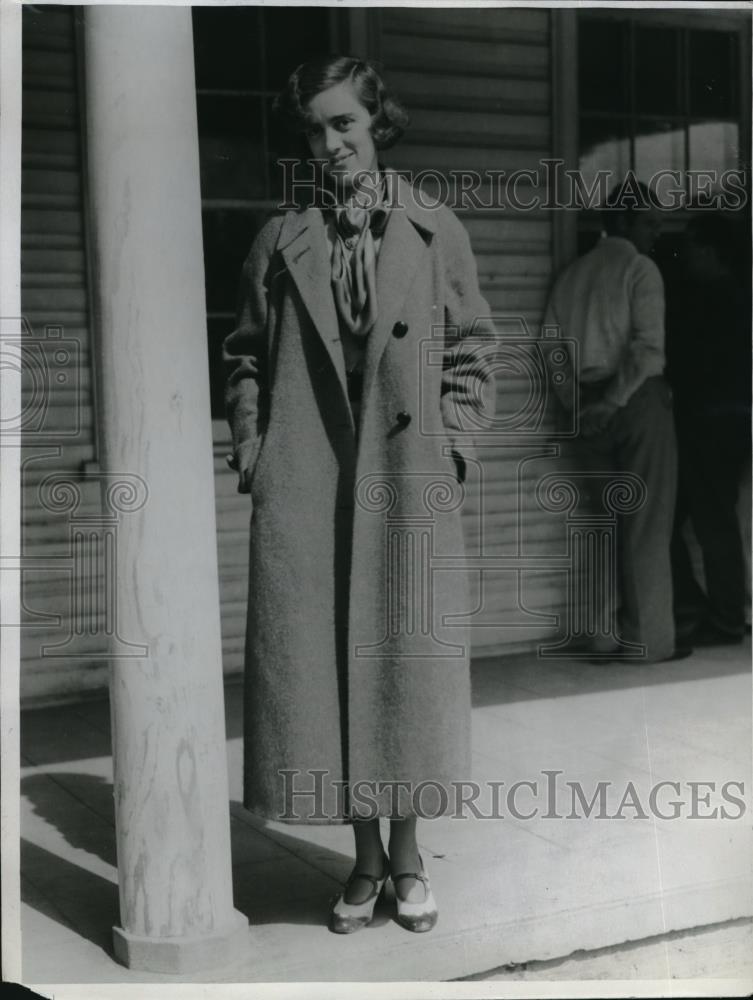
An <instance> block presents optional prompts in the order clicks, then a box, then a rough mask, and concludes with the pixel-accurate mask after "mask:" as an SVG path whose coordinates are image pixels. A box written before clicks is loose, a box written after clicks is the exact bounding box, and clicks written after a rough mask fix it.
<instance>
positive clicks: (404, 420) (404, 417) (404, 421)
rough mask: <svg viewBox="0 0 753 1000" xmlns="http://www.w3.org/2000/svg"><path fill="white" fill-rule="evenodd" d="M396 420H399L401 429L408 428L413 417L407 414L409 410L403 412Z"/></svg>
mask: <svg viewBox="0 0 753 1000" xmlns="http://www.w3.org/2000/svg"><path fill="white" fill-rule="evenodd" d="M395 419H396V420H397V422H398V423H399V424H400V426H401V427H407V426H408V424H409V423H410V422H411V415H410V413H408V412H407V410H401V411H400V412H399V413H398V415H397V416H396V417H395Z"/></svg>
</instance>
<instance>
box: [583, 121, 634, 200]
mask: <svg viewBox="0 0 753 1000" xmlns="http://www.w3.org/2000/svg"><path fill="white" fill-rule="evenodd" d="M628 134H629V128H628V123H627V120H626V119H619V118H614V119H603V118H583V119H581V123H580V150H581V152H580V163H579V166H580V173H581V177H582V179H583V184H584V185H585V187H586V188H587V189H590V188H591V187H592V185H593V184H594V183H595V181H596V175H597V173H598V171H601V170H606V171H608V172H609V176H608V178H607V181H606V183H605V184H604V185H603V187H601V188H600V191H601V194H602V195H604V194H606V193H608V192H609V190H610V189H611V188H612V187H614V185H615V184H618V183H619V182H620V181H621V180H622V179H623V177H624V176H625V174H626V173H627V171H628V170H629V168H630V140H629V138H628ZM603 200H604V198H603V197H600V198H599V199H597V200H596V201H595V203H594V204H595V207H598V206H599V205H601V204H602V202H603Z"/></svg>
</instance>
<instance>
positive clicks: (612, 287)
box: [545, 236, 664, 406]
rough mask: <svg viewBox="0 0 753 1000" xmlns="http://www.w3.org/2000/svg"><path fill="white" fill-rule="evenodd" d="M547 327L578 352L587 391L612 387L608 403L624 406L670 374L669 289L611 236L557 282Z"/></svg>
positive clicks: (647, 263) (650, 265) (648, 263)
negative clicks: (598, 385)
mask: <svg viewBox="0 0 753 1000" xmlns="http://www.w3.org/2000/svg"><path fill="white" fill-rule="evenodd" d="M545 323H546V324H547V325H549V326H554V325H556V326H559V327H560V329H561V331H562V336H563V337H564V338H572V339H573V340H575V341H577V343H578V346H579V371H578V372H577V373H575V374H576V376H577V378H578V381H579V382H582V383H589V382H601V381H605V380H609V382H608V384H607V386H606V387H605V392H604V398H605V399H606V400H607V401H608V402H612V403H615V404H616V405H618V406H624V405H625V403H627V401H628V400H629V399H630V397H631V396H632V395H633V393H634V392H635V390H636V389H637V388H638V387H639V386H640V385H641V384H642V383H643V382H644V381H645V380H646V379H647V378H649V377H650V376H651V375H661V374H662V372H663V371H664V283H663V281H662V277H661V274H660V273H659V268H658V267H657V266H656V264H655V263H654V262H653V261H652V260H651V259H650V258H649V257H646V256H645V254H641V253H639V252H638V250H637V249H636V248H635V246H634V245H633V244H632V243H631V242H630V240H627V239H623V238H622V237H620V236H605V237H602V239H600V240H599V242H598V243H597V244H596V246H595V247H594V248H593V250H591V251H590V252H589V253H587V254H584V256H582V257H579V258H578V259H577V260H576V261H574V262H573V263H572V264H570V265H569V267H567V268H566V269H565V270H564V271H563V272H562V274H561V275H560V276H559V278H558V279H557V281H556V282H555V285H554V289H553V290H552V294H551V296H550V298H549V304H548V306H547V310H546V317H545Z"/></svg>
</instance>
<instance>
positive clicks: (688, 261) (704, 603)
mask: <svg viewBox="0 0 753 1000" xmlns="http://www.w3.org/2000/svg"><path fill="white" fill-rule="evenodd" d="M685 236H686V240H685V246H684V248H683V253H682V265H683V267H682V274H681V280H680V281H678V282H677V283H673V284H672V286H671V290H672V294H671V295H669V296H668V315H667V319H668V324H667V337H668V341H667V355H668V376H669V379H670V382H671V384H672V391H673V395H674V402H675V421H676V428H677V443H678V454H679V476H678V496H677V513H676V522H675V534H674V538H673V541H672V568H673V573H674V586H675V616H676V623H677V628H678V631H679V630H682V632H683V634H687V635H688V636H689V637H690V641H691V642H692V643H693V644H694V645H730V644H736V643H740V642H741V641H742V639H743V635H744V632H745V611H746V582H745V581H746V567H745V557H744V552H743V543H742V538H741V534H740V524H739V520H738V516H737V509H736V505H737V500H738V493H739V489H740V483H741V480H742V477H743V474H744V472H745V468H746V463H749V462H750V407H751V387H750V372H751V353H750V337H751V331H750V264H749V253H748V246H747V240H743V239H742V238H741V236H742V234H739V233H738V232H737V230H736V227H735V224H734V223H733V222H732V221H731V220H730V219H729V218H727V217H725V216H724V215H722V214H720V213H718V212H705V211H704V212H700V211H699V212H698V213H697V214H696V216H695V217H694V218H692V219H691V221H690V222H689V224H688V226H687V229H686V233H685ZM688 517H689V518H690V522H691V523H692V525H693V531H694V533H695V536H696V538H697V540H698V543H699V546H700V548H701V553H702V556H703V571H704V577H705V593H704V591H703V590H702V589H701V587H700V586H699V584H698V582H697V581H696V579H695V576H694V574H693V568H692V563H691V559H690V555H689V552H688V548H687V544H686V541H685V538H684V536H683V525H684V523H685V521H686V520H687V519H688Z"/></svg>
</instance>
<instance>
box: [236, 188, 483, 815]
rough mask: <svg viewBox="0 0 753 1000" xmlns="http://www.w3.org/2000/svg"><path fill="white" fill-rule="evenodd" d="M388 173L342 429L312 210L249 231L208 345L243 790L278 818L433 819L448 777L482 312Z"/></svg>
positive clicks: (466, 685)
mask: <svg viewBox="0 0 753 1000" xmlns="http://www.w3.org/2000/svg"><path fill="white" fill-rule="evenodd" d="M391 176H392V178H393V183H394V182H397V183H398V206H399V207H395V208H393V209H392V210H391V212H390V217H389V222H388V224H387V228H386V230H385V232H384V236H383V238H382V244H381V248H380V251H379V256H378V261H377V295H378V318H377V320H376V323H375V326H374V327H373V328H372V330H371V332H370V333H369V335H368V340H367V348H366V357H365V374H364V390H363V400H362V407H361V422H360V431H359V432H358V433H357V429H356V427H355V425H354V421H353V415H352V412H351V408H350V406H349V403H348V398H347V389H346V378H345V367H344V360H343V351H342V345H341V342H340V334H339V326H338V318H337V314H336V310H335V305H334V298H333V294H332V290H331V285H330V255H329V247H328V242H327V238H326V231H325V225H324V220H323V217H322V214H321V212H320V211H319V210H318V209H315V208H310V209H307V210H304V211H299V212H289V213H287V214H284V215H278V216H275V217H273V218H272V219H270V221H269V222H268V223H267V224H266V225H265V226H264V227H263V229H262V230H261V232H260V233H259V235H258V236H257V238H256V240H255V242H254V244H253V246H252V248H251V251H250V253H249V256H248V258H247V260H246V263H245V266H244V270H243V274H242V279H241V295H240V306H239V314H238V323H237V327H236V329H235V330H234V331H233V333H231V334H230V336H229V337H228V338H227V339H226V341H225V343H224V359H225V362H226V365H227V366H228V380H227V388H226V405H227V413H228V419H229V421H230V424H231V428H232V431H233V442H234V447H235V449H236V455H237V454H238V451H239V449H240V447H241V445H243V444H244V443H245V448H246V449H250V450H251V452H252V454H255V456H256V457H255V464H254V466H253V474H252V479H251V500H252V514H251V525H250V567H249V605H248V627H247V636H246V674H245V694H244V703H245V750H244V804H245V806H246V808H248V809H249V810H251V811H252V812H255V813H258V814H260V815H263V816H266V817H271V818H275V819H282V820H286V821H290V822H296V821H299V822H341V821H343V820H346V821H347V820H349V819H352V818H353V817H354V816H369V815H373V814H374V813H372V812H371V811H370V810H372V809H373V810H375V811H376V812H377V813H378V814H379V815H383V816H386V815H390V814H393V810H394V813H397V812H399V814H400V815H407V814H410V813H415V812H418V813H419V814H420V815H429V816H431V815H438V814H440V813H446V812H449V811H452V810H453V808H454V804H455V800H454V799H453V787H454V786H453V783H456V782H461V781H463V780H467V779H468V778H469V777H470V682H469V667H468V648H469V635H468V630H467V628H466V627H465V626H463V625H462V624H458V623H456V622H455V621H453V616H454V617H455V618H459V617H461V616H463V615H464V614H467V613H468V612H470V611H471V605H470V600H469V594H468V588H467V579H466V573H465V572H464V569H463V565H462V562H463V536H462V526H461V520H460V505H461V503H462V496H463V487H462V485H460V483H459V478H460V476H459V474H458V471H459V469H461V468H462V461H461V462H458V461H457V459H456V458H454V457H453V454H452V451H453V450H454V451H456V453H459V454H460V455H462V452H463V447H464V440H466V439H467V433H468V431H469V430H470V429H471V428H472V427H474V426H477V423H478V421H477V416H478V415H477V413H476V410H477V409H478V407H479V403H480V400H483V399H484V398H486V394H485V393H484V391H483V388H484V380H485V377H486V372H485V369H484V367H483V365H482V364H479V362H478V352H474V351H472V350H471V349H470V343H471V342H470V341H469V340H465V342H464V337H466V336H467V334H468V333H469V332H471V330H472V327H473V324H474V321H477V323H476V328H478V325H479V322H480V323H481V324H482V325H483V319H484V318H485V317H488V315H489V311H488V306H487V305H486V303H485V302H484V300H483V299H482V298H481V295H480V293H479V289H478V281H477V275H476V267H475V262H474V259H473V255H472V252H471V248H470V242H469V240H468V236H467V234H466V231H465V229H464V228H463V226H462V225H461V224H460V222H459V221H458V220H457V219H456V217H455V216H454V215H453V214H452V212H451V211H450V210H449V209H447V208H445V207H441V208H438V209H434V210H429V209H427V208H425V207H422V206H421V205H419V204H418V202H417V200H416V199H415V198H414V195H413V193H412V189H411V188H410V186H409V185H408V184H407V182H406V181H404V180H403V179H402V178H401V179H399V181H397V180H396V179H397V175H396V174H392V175H391ZM447 557H451V558H447ZM438 558H443V559H444V563H443V566H442V568H439V565H438V563H437V559H438ZM390 782H406V783H409V784H405V785H402V786H398V785H395V784H392V785H390V784H389V783H390ZM338 783H340V784H338ZM398 789H400V790H399V792H398ZM307 793H308V794H307Z"/></svg>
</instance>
